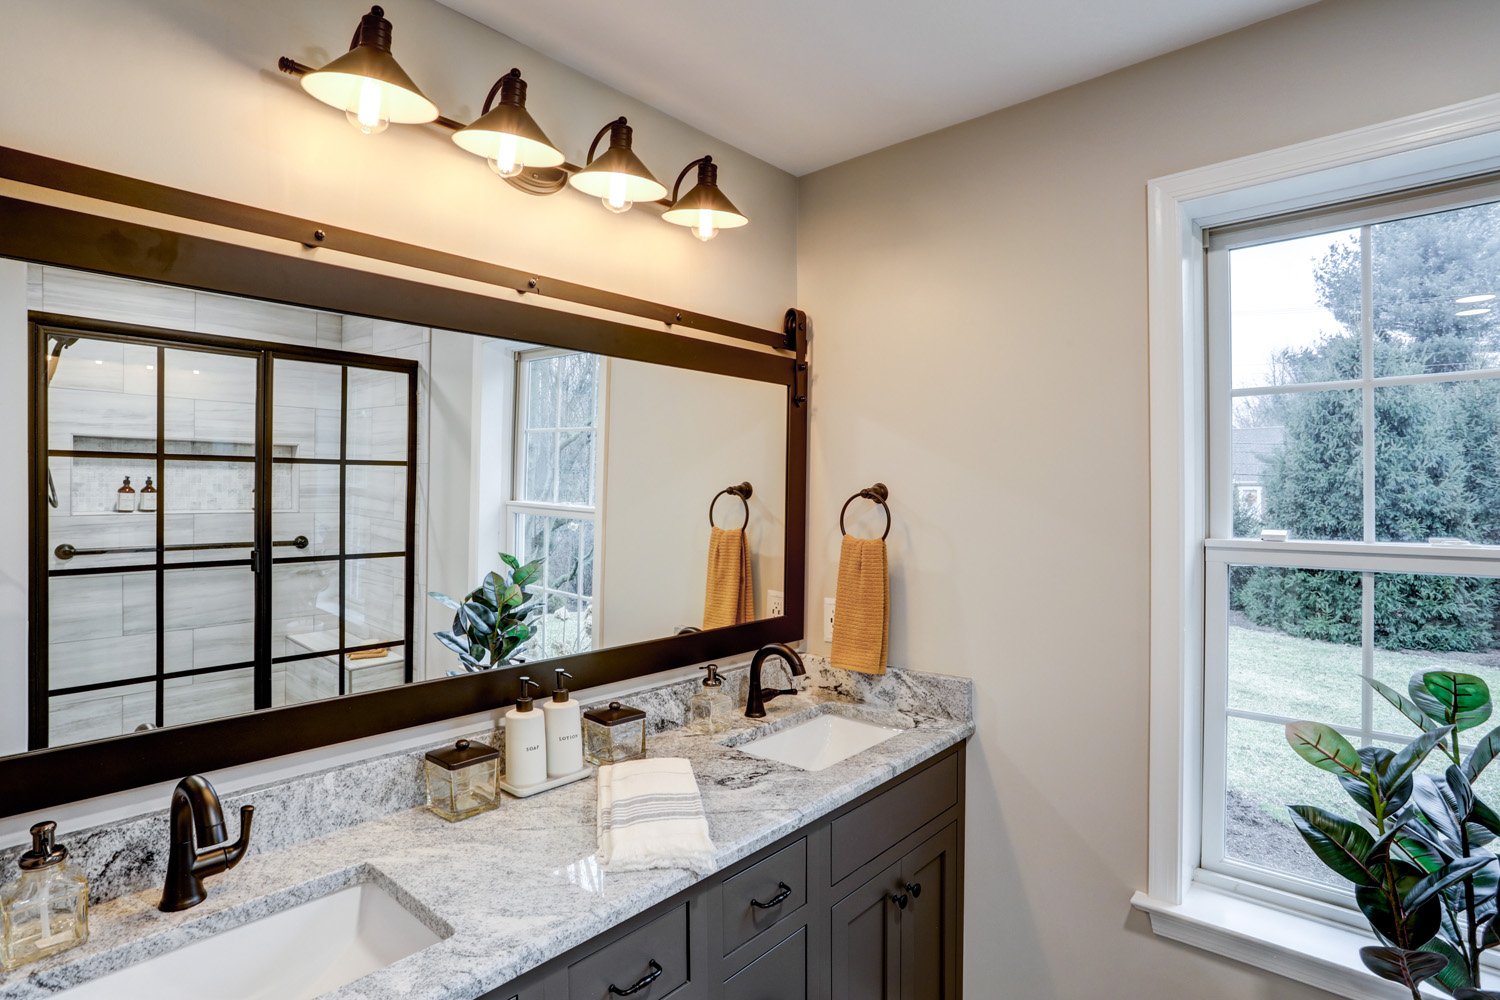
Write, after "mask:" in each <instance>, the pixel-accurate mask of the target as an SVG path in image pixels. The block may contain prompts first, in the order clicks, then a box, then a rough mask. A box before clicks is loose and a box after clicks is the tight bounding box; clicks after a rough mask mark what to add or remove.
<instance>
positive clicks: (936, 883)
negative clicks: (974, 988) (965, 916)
mask: <svg viewBox="0 0 1500 1000" xmlns="http://www.w3.org/2000/svg"><path fill="white" fill-rule="evenodd" d="M957 867H958V836H957V828H956V827H955V826H949V827H947V828H945V829H944V830H943V831H942V832H941V833H939V834H937V835H936V836H935V837H933V838H932V839H931V840H929V841H927V842H926V843H924V844H922V846H920V847H918V848H917V849H916V850H914V851H912V852H911V853H910V854H908V855H907V856H906V857H904V858H902V859H901V878H900V885H901V888H898V889H896V890H895V891H896V892H899V893H904V894H905V895H906V897H907V902H906V908H905V909H904V910H901V911H900V912H901V917H900V920H901V1000H954V998H955V997H957V996H958V871H957Z"/></svg>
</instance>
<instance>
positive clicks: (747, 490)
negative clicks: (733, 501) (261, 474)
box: [708, 483, 755, 531]
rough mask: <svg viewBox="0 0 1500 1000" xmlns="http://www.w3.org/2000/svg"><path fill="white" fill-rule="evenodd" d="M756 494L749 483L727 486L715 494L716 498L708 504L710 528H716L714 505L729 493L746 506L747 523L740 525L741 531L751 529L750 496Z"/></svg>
mask: <svg viewBox="0 0 1500 1000" xmlns="http://www.w3.org/2000/svg"><path fill="white" fill-rule="evenodd" d="M754 492H755V487H753V486H751V485H750V484H749V483H740V484H739V485H738V486H726V487H725V488H724V489H722V490H720V491H719V492H717V493H715V494H714V498H713V499H712V500H710V501H709V502H708V526H709V527H710V528H712V527H713V526H714V504H716V503H718V502H719V497H721V496H723V495H724V494H726V493H728V494H729V495H730V496H733V497H739V498H740V503H742V504H744V505H745V523H744V524H742V525H740V530H741V531H744V530H745V529H746V528H748V527H750V494H752V493H754Z"/></svg>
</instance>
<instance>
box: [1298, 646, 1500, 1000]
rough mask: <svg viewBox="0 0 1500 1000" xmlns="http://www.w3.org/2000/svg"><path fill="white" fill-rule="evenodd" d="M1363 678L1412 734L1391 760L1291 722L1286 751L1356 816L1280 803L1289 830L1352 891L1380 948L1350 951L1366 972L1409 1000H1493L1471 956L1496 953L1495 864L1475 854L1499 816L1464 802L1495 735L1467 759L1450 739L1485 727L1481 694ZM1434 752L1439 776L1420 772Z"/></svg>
mask: <svg viewBox="0 0 1500 1000" xmlns="http://www.w3.org/2000/svg"><path fill="white" fill-rule="evenodd" d="M1367 680H1368V683H1369V684H1370V686H1371V687H1372V688H1374V690H1375V691H1376V692H1378V693H1379V694H1380V696H1381V697H1383V698H1385V699H1386V700H1387V701H1388V702H1390V703H1391V704H1392V705H1393V706H1395V708H1396V710H1397V711H1399V712H1400V713H1401V714H1402V715H1403V716H1405V717H1406V718H1407V719H1408V720H1409V721H1410V722H1411V723H1412V724H1413V725H1415V726H1417V727H1418V728H1419V729H1421V730H1422V734H1421V735H1420V736H1418V737H1417V738H1416V739H1414V740H1412V741H1411V742H1410V743H1408V744H1407V745H1406V746H1405V747H1404V748H1403V749H1401V750H1400V751H1399V752H1396V751H1392V750H1388V749H1385V748H1384V747H1375V746H1369V747H1362V748H1360V749H1358V750H1356V749H1355V748H1354V746H1353V745H1352V744H1350V743H1349V741H1348V740H1346V739H1345V738H1344V737H1343V736H1342V735H1340V734H1339V733H1338V732H1337V731H1336V730H1335V729H1333V728H1332V727H1330V726H1326V725H1323V724H1321V723H1316V722H1294V723H1289V724H1288V725H1287V727H1286V739H1287V742H1288V743H1290V744H1291V747H1292V749H1293V750H1295V751H1296V752H1297V754H1298V756H1300V757H1302V759H1303V760H1306V761H1307V762H1308V763H1310V764H1312V765H1313V766H1314V767H1317V768H1320V769H1322V770H1324V771H1327V772H1329V773H1330V774H1333V775H1334V776H1335V777H1337V778H1338V781H1339V784H1340V785H1341V786H1342V787H1343V789H1344V791H1345V792H1346V793H1347V794H1348V795H1349V797H1350V798H1351V799H1353V800H1354V803H1355V804H1356V805H1357V806H1358V807H1359V810H1360V813H1359V819H1358V820H1350V819H1346V818H1345V817H1342V816H1337V815H1334V814H1333V813H1330V812H1327V811H1326V810H1323V809H1319V808H1317V807H1315V806H1307V805H1294V806H1288V808H1289V809H1290V810H1291V814H1292V822H1293V823H1294V824H1295V825H1296V827H1297V831H1298V832H1299V833H1300V834H1301V835H1302V838H1303V840H1305V841H1306V842H1307V845H1308V847H1310V848H1311V849H1312V851H1313V853H1314V854H1315V855H1317V857H1318V859H1319V860H1320V861H1322V862H1323V863H1324V864H1325V865H1327V866H1328V867H1329V868H1330V869H1332V870H1333V871H1334V872H1336V873H1337V874H1339V875H1340V876H1342V877H1343V878H1346V879H1348V880H1349V881H1350V882H1352V883H1353V884H1354V899H1355V902H1356V903H1357V904H1358V906H1359V908H1360V911H1361V912H1362V913H1363V914H1364V915H1365V919H1366V920H1368V921H1369V923H1370V927H1371V929H1372V930H1373V931H1374V932H1375V934H1376V936H1377V937H1378V938H1379V939H1380V941H1381V943H1380V944H1379V945H1372V946H1369V947H1366V948H1361V949H1360V958H1361V959H1362V960H1363V961H1364V964H1365V966H1366V967H1367V968H1368V969H1370V971H1372V972H1374V973H1375V974H1376V975H1378V976H1380V977H1381V978H1383V979H1389V980H1392V981H1393V982H1398V983H1402V984H1403V985H1405V986H1406V987H1408V988H1409V989H1410V990H1411V994H1412V997H1413V998H1416V1000H1419V998H1420V996H1421V993H1420V986H1421V984H1422V983H1423V982H1427V981H1431V982H1432V983H1433V984H1434V985H1436V986H1439V987H1441V988H1442V989H1444V990H1446V991H1447V992H1448V993H1450V994H1452V995H1453V996H1454V997H1456V998H1458V1000H1500V993H1495V992H1490V991H1485V990H1481V989H1479V988H1478V987H1479V986H1480V982H1479V958H1480V955H1481V954H1482V953H1483V952H1484V951H1486V950H1487V949H1489V948H1493V947H1495V946H1496V945H1500V925H1497V922H1496V913H1497V893H1500V863H1497V861H1496V858H1495V855H1494V854H1493V853H1491V852H1490V851H1489V850H1487V849H1486V848H1485V846H1484V845H1486V844H1488V843H1490V842H1491V841H1493V840H1494V839H1495V837H1496V836H1497V835H1500V816H1497V815H1496V813H1495V812H1494V811H1493V810H1492V809H1491V808H1490V807H1489V806H1488V805H1486V804H1485V803H1484V802H1483V801H1481V800H1480V799H1479V798H1478V796H1476V795H1475V794H1474V781H1475V780H1476V779H1477V778H1478V777H1479V774H1480V773H1481V772H1482V771H1483V770H1484V768H1485V766H1486V765H1488V764H1489V763H1490V761H1492V760H1494V759H1495V757H1496V756H1497V755H1500V728H1496V729H1492V730H1490V732H1489V734H1488V735H1486V736H1485V737H1484V738H1483V739H1481V740H1480V741H1479V742H1478V743H1477V744H1476V745H1475V746H1474V749H1473V750H1471V751H1470V752H1469V754H1468V755H1467V756H1466V757H1465V756H1463V755H1462V754H1461V751H1460V744H1459V736H1458V734H1459V733H1460V732H1461V731H1463V730H1467V729H1473V728H1475V727H1477V726H1479V725H1481V724H1483V723H1484V722H1485V721H1486V720H1488V719H1489V717H1490V714H1491V712H1492V710H1493V706H1492V704H1491V701H1490V691H1489V687H1488V685H1486V684H1485V682H1484V680H1483V679H1481V678H1479V677H1476V676H1474V675H1473V674H1464V673H1457V672H1454V671H1449V670H1425V671H1418V672H1417V673H1415V674H1413V675H1412V677H1411V680H1410V682H1409V683H1408V685H1407V693H1406V694H1405V695H1403V694H1401V693H1400V692H1398V691H1396V690H1395V689H1393V688H1391V687H1390V686H1388V685H1386V684H1382V683H1381V682H1380V681H1377V680H1374V679H1368V678H1367ZM1435 750H1436V751H1438V752H1439V753H1441V754H1443V755H1445V756H1446V757H1447V758H1448V760H1449V763H1448V765H1447V767H1446V769H1445V770H1444V772H1443V774H1442V776H1441V777H1439V776H1437V775H1435V774H1430V773H1418V770H1419V768H1421V766H1422V764H1423V763H1424V762H1425V761H1426V759H1427V757H1428V755H1429V754H1431V753H1432V752H1433V751H1435Z"/></svg>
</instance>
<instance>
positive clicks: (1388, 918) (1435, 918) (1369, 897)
mask: <svg viewBox="0 0 1500 1000" xmlns="http://www.w3.org/2000/svg"><path fill="white" fill-rule="evenodd" d="M1393 864H1394V865H1395V867H1396V869H1397V871H1398V874H1397V876H1396V892H1397V894H1398V898H1404V897H1405V896H1406V895H1407V893H1409V892H1410V891H1411V889H1412V888H1414V887H1415V886H1416V884H1417V883H1418V882H1420V881H1421V880H1422V877H1423V876H1421V875H1420V873H1419V872H1418V871H1417V870H1416V869H1414V868H1412V867H1411V866H1410V865H1403V864H1401V863H1400V862H1394V863H1393ZM1354 901H1355V903H1357V904H1358V905H1359V909H1360V912H1361V913H1363V914H1364V915H1365V919H1366V920H1368V921H1369V922H1370V927H1371V929H1373V930H1374V931H1375V933H1376V934H1378V935H1380V937H1381V938H1382V939H1383V940H1384V941H1385V942H1386V943H1387V944H1391V945H1399V944H1401V943H1402V939H1403V938H1405V944H1406V946H1407V947H1420V946H1421V945H1423V944H1425V943H1426V942H1428V941H1431V940H1432V938H1433V936H1434V935H1435V934H1437V932H1438V928H1439V926H1440V925H1441V923H1442V919H1443V906H1442V903H1441V901H1440V900H1439V899H1438V897H1436V896H1433V897H1431V898H1430V899H1428V900H1427V902H1426V903H1424V904H1423V905H1422V906H1420V907H1418V908H1417V909H1415V910H1402V911H1400V915H1399V916H1398V910H1397V906H1396V904H1395V903H1393V901H1392V900H1391V898H1390V896H1389V895H1388V894H1387V890H1386V887H1385V886H1384V885H1381V886H1368V885H1356V886H1355V887H1354Z"/></svg>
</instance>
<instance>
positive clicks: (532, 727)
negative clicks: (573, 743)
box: [505, 677, 547, 788]
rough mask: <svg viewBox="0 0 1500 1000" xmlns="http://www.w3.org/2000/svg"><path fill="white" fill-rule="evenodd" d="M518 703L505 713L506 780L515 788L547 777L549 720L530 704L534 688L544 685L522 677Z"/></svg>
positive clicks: (540, 781)
mask: <svg viewBox="0 0 1500 1000" xmlns="http://www.w3.org/2000/svg"><path fill="white" fill-rule="evenodd" d="M520 681H521V693H520V695H518V696H517V698H516V707H515V708H512V709H511V710H510V711H509V712H506V713H505V780H506V781H507V782H508V783H509V784H511V785H513V786H515V787H516V788H524V787H526V786H527V785H539V784H541V783H542V782H544V781H546V780H547V723H546V722H545V721H544V720H543V718H542V713H541V712H538V711H537V710H536V709H535V708H533V707H532V704H531V690H530V689H531V688H536V689H537V690H541V687H542V686H541V685H540V684H538V683H537V682H536V681H534V680H532V679H531V678H530V677H522V678H520Z"/></svg>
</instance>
